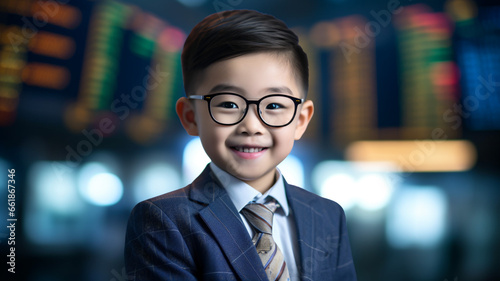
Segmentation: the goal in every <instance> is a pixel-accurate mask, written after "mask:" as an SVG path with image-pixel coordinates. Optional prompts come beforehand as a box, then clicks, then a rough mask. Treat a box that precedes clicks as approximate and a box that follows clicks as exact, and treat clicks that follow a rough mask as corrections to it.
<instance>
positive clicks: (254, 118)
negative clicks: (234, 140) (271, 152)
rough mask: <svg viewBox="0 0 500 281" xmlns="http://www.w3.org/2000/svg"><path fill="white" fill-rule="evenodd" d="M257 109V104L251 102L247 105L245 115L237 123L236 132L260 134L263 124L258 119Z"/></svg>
mask: <svg viewBox="0 0 500 281" xmlns="http://www.w3.org/2000/svg"><path fill="white" fill-rule="evenodd" d="M257 110H258V108H257V105H255V104H251V105H250V106H249V108H248V112H247V115H246V116H245V118H243V120H242V121H241V122H240V123H239V124H238V128H237V130H238V133H240V134H248V135H256V134H262V132H263V130H264V126H265V124H264V123H263V122H262V120H260V117H259V113H258V112H257Z"/></svg>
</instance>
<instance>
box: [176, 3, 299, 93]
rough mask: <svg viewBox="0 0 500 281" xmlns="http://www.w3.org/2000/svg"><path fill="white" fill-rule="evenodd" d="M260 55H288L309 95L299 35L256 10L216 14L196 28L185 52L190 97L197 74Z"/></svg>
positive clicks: (295, 72)
mask: <svg viewBox="0 0 500 281" xmlns="http://www.w3.org/2000/svg"><path fill="white" fill-rule="evenodd" d="M260 52H271V53H276V54H277V55H284V57H285V58H286V59H287V60H288V61H289V63H290V65H291V66H292V67H293V73H294V75H295V77H296V79H298V81H299V82H300V83H298V84H299V87H300V86H302V89H303V91H304V97H305V96H306V95H307V90H308V87H309V66H308V61H307V55H306V53H305V52H304V51H303V50H302V47H301V46H300V45H299V39H298V37H297V35H296V34H295V33H294V32H293V31H291V30H290V29H289V28H288V27H287V25H286V24H285V23H284V22H283V21H281V20H278V19H277V18H275V17H273V16H271V15H266V14H262V13H260V12H257V11H252V10H232V11H224V12H220V13H215V14H212V15H209V16H208V17H206V18H205V19H203V20H202V21H201V22H200V23H198V24H197V25H196V26H195V27H194V28H193V30H192V31H191V33H190V34H189V36H188V37H187V39H186V42H185V43H184V49H183V51H182V73H183V76H184V90H185V91H186V95H188V96H189V95H192V94H193V93H192V92H191V91H193V87H194V85H195V83H196V81H195V80H196V76H197V74H199V73H200V71H202V70H204V69H205V68H207V67H208V66H210V65H211V64H213V63H216V62H219V61H222V60H226V59H231V58H235V57H238V56H242V55H246V54H251V53H260Z"/></svg>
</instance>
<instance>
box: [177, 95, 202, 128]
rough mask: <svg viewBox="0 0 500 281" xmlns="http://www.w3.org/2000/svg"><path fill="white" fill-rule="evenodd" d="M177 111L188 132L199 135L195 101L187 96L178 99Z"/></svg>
mask: <svg viewBox="0 0 500 281" xmlns="http://www.w3.org/2000/svg"><path fill="white" fill-rule="evenodd" d="M175 111H176V112H177V115H178V116H179V119H180V120H181V123H182V126H183V127H184V129H185V130H186V132H187V133H188V134H189V135H191V136H197V135H198V124H197V123H196V118H195V114H194V105H193V103H192V102H191V101H190V100H189V99H187V98H186V97H182V98H180V99H178V100H177V103H176V104H175Z"/></svg>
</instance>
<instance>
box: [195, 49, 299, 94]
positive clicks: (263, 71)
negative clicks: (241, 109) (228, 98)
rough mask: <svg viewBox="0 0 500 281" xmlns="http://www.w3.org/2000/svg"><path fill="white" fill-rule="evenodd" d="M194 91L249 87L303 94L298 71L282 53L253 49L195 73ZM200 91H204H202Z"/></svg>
mask: <svg viewBox="0 0 500 281" xmlns="http://www.w3.org/2000/svg"><path fill="white" fill-rule="evenodd" d="M195 81H196V85H194V86H195V88H194V90H195V92H196V93H197V94H209V93H216V92H237V93H241V94H245V93H246V92H248V91H251V92H254V91H258V92H261V93H284V94H289V95H292V96H302V95H303V90H302V87H300V84H301V82H300V79H299V75H297V73H295V71H294V69H293V67H292V64H291V63H290V62H289V61H287V60H285V59H283V58H282V57H281V56H275V55H272V54H268V53H254V54H246V55H242V56H238V57H235V58H230V59H226V60H222V61H218V62H215V63H213V64H211V65H209V66H208V67H206V68H205V69H202V70H199V71H198V73H197V75H196V79H195ZM202 92H203V93H202Z"/></svg>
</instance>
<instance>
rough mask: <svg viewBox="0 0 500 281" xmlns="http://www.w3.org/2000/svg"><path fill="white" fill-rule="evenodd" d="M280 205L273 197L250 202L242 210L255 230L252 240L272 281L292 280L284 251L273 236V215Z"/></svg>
mask: <svg viewBox="0 0 500 281" xmlns="http://www.w3.org/2000/svg"><path fill="white" fill-rule="evenodd" d="M278 207H279V205H278V204H277V203H276V201H275V200H274V199H273V200H271V201H269V202H267V203H266V204H257V203H249V204H248V205H246V206H245V208H244V209H243V210H241V212H242V214H243V215H244V216H245V218H246V219H247V220H248V222H249V224H250V225H251V226H252V227H253V228H254V230H255V235H254V237H253V238H252V241H253V243H254V244H255V247H256V249H257V253H258V254H259V257H260V260H261V262H262V265H263V266H264V269H265V271H266V274H267V278H268V279H269V280H270V281H275V280H279V281H282V280H290V277H289V273H288V268H287V266H286V262H285V258H284V257H283V253H282V252H281V251H280V249H279V248H278V245H276V243H275V242H274V239H273V236H272V233H273V232H272V228H273V227H272V226H273V215H274V211H276V209H277V208H278Z"/></svg>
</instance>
